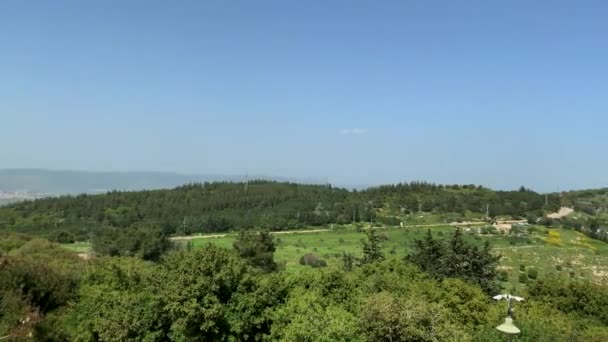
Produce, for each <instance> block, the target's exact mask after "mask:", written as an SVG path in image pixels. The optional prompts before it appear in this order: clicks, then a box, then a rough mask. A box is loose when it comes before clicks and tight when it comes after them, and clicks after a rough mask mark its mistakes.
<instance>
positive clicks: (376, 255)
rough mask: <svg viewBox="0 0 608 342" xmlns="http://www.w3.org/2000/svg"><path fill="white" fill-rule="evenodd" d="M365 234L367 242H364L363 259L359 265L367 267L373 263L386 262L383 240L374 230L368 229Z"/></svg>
mask: <svg viewBox="0 0 608 342" xmlns="http://www.w3.org/2000/svg"><path fill="white" fill-rule="evenodd" d="M365 234H366V235H367V240H363V241H362V242H361V243H362V244H363V257H362V258H361V259H360V260H359V264H361V265H365V264H369V263H372V262H377V261H382V260H384V253H383V252H382V239H381V237H380V236H379V235H378V234H377V233H376V230H375V229H374V228H370V229H368V230H367V231H366V232H365Z"/></svg>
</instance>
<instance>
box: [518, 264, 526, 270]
mask: <svg viewBox="0 0 608 342" xmlns="http://www.w3.org/2000/svg"><path fill="white" fill-rule="evenodd" d="M519 270H520V271H522V272H526V265H524V264H521V265H519Z"/></svg>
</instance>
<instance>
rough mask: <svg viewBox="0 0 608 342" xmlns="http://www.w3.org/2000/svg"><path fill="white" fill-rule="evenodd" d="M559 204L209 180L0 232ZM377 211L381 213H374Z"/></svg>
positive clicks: (246, 225) (197, 226) (494, 211)
mask: <svg viewBox="0 0 608 342" xmlns="http://www.w3.org/2000/svg"><path fill="white" fill-rule="evenodd" d="M559 206H560V198H559V196H557V195H550V196H545V195H541V194H538V193H536V192H534V191H531V190H529V189H525V188H523V187H522V188H521V189H519V190H516V191H492V190H489V189H486V188H482V187H479V186H473V185H463V186H459V185H449V186H444V185H436V184H430V183H424V182H412V183H401V184H396V185H386V186H380V187H374V188H369V189H366V190H362V191H355V190H353V191H349V190H346V189H341V188H335V187H332V186H330V185H302V184H294V183H284V182H271V181H252V182H247V183H231V182H217V183H203V184H189V185H185V186H181V187H177V188H175V189H170V190H152V191H134V192H130V191H112V192H109V193H106V194H99V195H86V194H83V195H78V196H62V197H58V198H45V199H39V200H34V201H28V202H22V203H17V204H13V205H9V206H6V207H0V228H2V229H5V230H11V231H20V232H25V233H32V234H37V235H41V236H44V237H48V238H52V239H55V240H56V241H60V242H69V241H72V240H79V241H83V240H89V239H91V238H92V234H93V233H96V232H97V231H98V230H100V229H102V228H105V227H114V228H127V227H131V226H135V225H137V224H145V225H146V226H154V227H158V228H159V229H160V230H161V231H162V232H163V234H166V235H188V234H195V233H215V232H225V231H230V230H244V229H250V228H261V229H270V230H283V229H298V228H302V227H307V226H322V225H327V224H333V223H336V224H345V223H352V222H362V221H364V222H371V221H383V222H389V223H392V224H398V222H393V221H395V220H394V218H392V216H390V215H397V214H404V213H415V212H436V213H459V214H464V213H466V212H473V213H482V214H486V213H487V214H489V216H491V217H495V216H500V215H503V216H504V215H506V216H514V217H526V215H528V214H529V213H536V214H537V215H539V216H542V213H543V211H551V210H555V209H557V208H559ZM378 209H383V210H382V211H383V212H384V213H389V215H388V216H387V215H385V214H383V215H378Z"/></svg>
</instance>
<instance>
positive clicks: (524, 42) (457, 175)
mask: <svg viewBox="0 0 608 342" xmlns="http://www.w3.org/2000/svg"><path fill="white" fill-rule="evenodd" d="M606 17H608V3H605V2H601V1H580V2H576V3H573V2H562V1H536V2H532V3H531V2H529V1H511V2H505V3H496V2H491V3H489V2H485V1H468V2H464V3H463V2H459V3H455V2H448V1H438V2H433V3H432V4H429V3H428V2H426V1H412V2H401V1H387V2H382V3H376V2H367V1H361V2H356V3H352V2H331V3H328V2H320V1H311V2H305V3H294V2H289V3H286V2H281V1H260V2H245V1H237V2H230V3H225V2H213V1H211V2H196V1H186V2H180V3H179V4H173V3H168V2H167V3H162V2H140V1H127V2H121V3H120V5H117V4H110V3H105V2H94V1H91V2H69V1H54V2H52V3H51V2H41V3H37V4H32V3H26V2H18V1H8V2H6V3H4V4H3V10H2V11H0V30H2V32H6V33H8V34H5V35H0V46H2V47H3V52H2V54H0V74H1V75H2V78H3V82H2V84H0V94H1V95H0V118H1V120H0V122H1V123H2V134H0V146H2V148H0V169H3V168H43V169H57V170H85V171H87V170H88V171H123V172H133V171H142V170H143V171H146V170H148V171H151V172H176V173H180V174H228V175H246V174H252V175H268V176H276V177H287V178H307V179H322V180H327V181H328V182H330V183H332V184H338V185H340V184H346V185H378V184H386V183H397V182H403V181H412V180H423V181H429V182H434V183H441V184H480V185H483V186H487V187H490V188H494V189H515V188H517V187H519V186H521V185H524V186H526V187H529V188H532V189H534V190H537V191H541V192H553V191H557V190H558V189H559V190H568V189H582V188H597V187H605V186H608V174H607V173H606V172H605V171H604V170H605V169H606V167H608V159H607V158H606V157H605V153H604V152H605V151H606V150H607V148H608V138H606V135H605V132H604V131H605V128H606V127H608V115H607V114H608V101H606V94H608V44H606V39H605V37H606V35H607V34H608V21H606V20H605V18H606Z"/></svg>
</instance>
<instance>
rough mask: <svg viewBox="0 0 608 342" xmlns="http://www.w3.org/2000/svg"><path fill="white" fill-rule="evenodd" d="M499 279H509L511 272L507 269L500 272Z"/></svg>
mask: <svg viewBox="0 0 608 342" xmlns="http://www.w3.org/2000/svg"><path fill="white" fill-rule="evenodd" d="M498 280H499V281H503V282H507V281H509V272H507V271H505V270H502V271H500V272H498Z"/></svg>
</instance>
